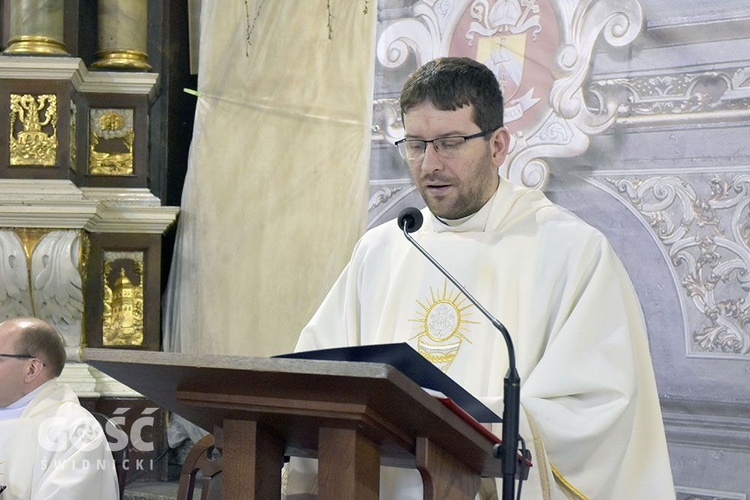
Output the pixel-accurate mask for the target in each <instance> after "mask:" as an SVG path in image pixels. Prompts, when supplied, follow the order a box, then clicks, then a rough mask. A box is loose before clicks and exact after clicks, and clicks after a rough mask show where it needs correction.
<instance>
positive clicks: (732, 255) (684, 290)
mask: <svg viewBox="0 0 750 500" xmlns="http://www.w3.org/2000/svg"><path fill="white" fill-rule="evenodd" d="M744 170H745V171H747V168H745V169H744ZM590 182H593V183H595V184H597V185H599V187H602V188H603V189H605V190H607V191H608V192H610V193H611V194H614V195H616V196H618V197H620V198H621V199H623V200H624V201H625V203H626V205H629V206H630V207H631V208H632V210H633V211H634V212H635V213H637V214H638V215H639V216H640V218H641V219H642V220H643V221H645V222H646V223H647V224H648V227H649V228H650V230H651V234H652V235H653V237H654V238H655V240H656V241H657V242H658V243H659V245H660V247H661V248H662V250H663V252H664V254H665V256H666V257H667V258H668V260H669V264H670V267H671V269H672V272H673V274H674V278H675V281H676V283H677V284H678V286H679V287H680V289H681V294H680V299H681V302H682V306H683V313H684V314H683V317H685V318H686V321H685V324H686V329H687V331H686V335H687V338H686V346H687V354H688V356H695V357H741V358H742V359H746V358H747V355H748V354H750V174H745V173H726V172H723V173H713V174H686V173H681V174H680V176H679V177H677V176H676V175H656V174H648V175H633V174H630V175H611V174H610V175H608V176H607V177H605V178H604V180H602V179H601V178H594V179H591V180H590Z"/></svg>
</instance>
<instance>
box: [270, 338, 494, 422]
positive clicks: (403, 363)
mask: <svg viewBox="0 0 750 500" xmlns="http://www.w3.org/2000/svg"><path fill="white" fill-rule="evenodd" d="M274 357H276V358H296V359H316V360H323V361H355V362H360V363H384V364H387V365H391V366H392V367H394V368H395V369H397V370H398V371H400V372H401V373H403V374H404V375H406V376H407V377H409V378H410V379H411V380H412V381H413V382H414V383H416V384H418V385H419V386H420V387H424V388H426V389H431V390H433V391H437V392H441V393H443V394H444V395H445V396H446V397H448V398H450V399H451V400H453V402H455V403H456V404H457V405H458V406H460V407H461V408H462V409H463V410H464V411H465V412H466V413H468V414H469V415H471V416H472V417H474V418H475V419H476V420H477V421H478V422H485V423H491V422H501V421H502V419H501V418H500V417H498V416H497V415H496V414H495V413H494V412H493V411H492V410H490V409H489V408H487V407H486V406H485V405H484V403H482V402H481V401H479V400H478V399H477V398H475V397H474V396H472V395H471V394H470V393H469V392H468V391H466V390H465V389H464V388H463V387H461V386H460V385H458V384H457V383H456V382H454V381H453V379H451V378H450V377H449V376H448V375H446V374H445V373H443V372H442V371H440V369H439V368H437V367H436V366H435V365H433V364H432V363H430V362H429V361H427V359H425V358H424V357H423V356H422V355H421V354H419V353H418V352H417V351H415V350H414V349H412V347H411V346H410V345H409V344H407V343H400V344H373V345H363V346H355V347H339V348H336V349H320V350H316V351H304V352H296V353H292V354H283V355H280V356H274Z"/></svg>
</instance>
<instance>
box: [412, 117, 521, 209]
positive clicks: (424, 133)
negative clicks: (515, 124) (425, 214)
mask: <svg viewBox="0 0 750 500" xmlns="http://www.w3.org/2000/svg"><path fill="white" fill-rule="evenodd" d="M473 109H474V108H473V107H472V106H471V105H468V106H464V107H463V108H458V109H457V110H455V111H442V110H439V109H437V108H435V106H433V105H432V103H430V102H424V103H421V104H419V105H417V106H414V107H412V108H410V109H409V110H408V111H407V112H406V113H404V128H405V129H406V137H407V138H408V139H417V140H432V139H437V138H441V137H450V136H468V135H473V134H476V133H478V132H482V130H480V129H479V126H478V125H477V124H476V123H474V120H473V116H472V115H473ZM488 137H489V141H488V140H487V138H483V137H479V138H476V139H470V140H468V141H466V142H465V143H464V144H463V145H462V146H461V148H460V150H459V151H458V152H457V154H458V156H456V157H453V158H445V157H442V156H441V154H440V153H439V152H436V151H435V149H434V147H433V145H432V144H428V145H427V149H426V150H425V154H424V158H423V159H422V160H421V161H418V162H414V161H410V162H409V169H410V170H411V174H412V176H413V177H414V182H415V183H416V184H417V189H419V192H420V194H421V195H422V198H423V199H424V201H425V203H426V204H427V206H428V207H429V209H430V211H431V212H432V213H433V214H435V215H437V216H438V217H442V218H444V219H460V218H461V217H466V216H468V215H471V214H473V213H475V212H477V211H478V210H479V209H480V208H482V206H483V205H484V204H485V203H486V202H487V200H489V199H490V197H491V196H492V194H493V193H494V192H495V190H496V189H497V183H498V171H497V169H498V167H499V166H500V165H501V164H502V162H503V160H504V158H505V155H506V153H507V149H508V140H509V137H508V132H507V131H506V130H505V129H504V128H500V129H498V130H496V131H495V132H493V133H492V134H490V135H489V136H488Z"/></svg>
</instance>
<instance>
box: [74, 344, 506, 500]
mask: <svg viewBox="0 0 750 500" xmlns="http://www.w3.org/2000/svg"><path fill="white" fill-rule="evenodd" d="M83 360H84V361H86V362H87V363H89V364H90V365H92V366H94V367H95V368H97V369H99V370H101V371H103V372H104V373H106V374H108V375H110V376H112V377H113V378H115V379H117V380H119V381H120V382H122V383H124V384H126V385H128V386H130V387H131V388H132V389H134V390H136V391H138V392H140V393H141V394H143V395H144V396H145V397H147V398H149V399H151V400H153V401H155V402H156V403H158V404H159V405H161V406H162V407H164V408H166V409H168V410H170V411H173V412H175V413H177V414H179V415H181V416H182V417H184V418H186V419H187V420H189V421H191V422H193V423H195V424H196V425H198V426H200V427H202V428H204V429H206V430H213V431H214V434H216V435H217V440H218V441H220V442H222V443H223V448H222V461H223V464H224V472H223V488H224V490H223V492H222V498H228V499H238V498H243V499H245V498H247V499H263V500H265V499H273V498H280V492H281V468H282V466H283V463H284V456H300V457H317V458H318V460H319V467H318V496H319V498H320V499H331V500H338V499H342V498H357V499H377V498H378V490H379V480H380V465H381V464H382V465H392V466H398V467H408V468H417V469H418V470H419V472H420V473H421V475H422V479H423V482H424V491H425V498H426V499H435V498H438V499H442V498H451V499H464V498H465V499H473V498H474V497H475V494H476V492H477V491H478V489H479V481H480V479H479V478H480V476H485V477H498V476H500V475H502V467H501V465H502V464H501V462H500V460H498V459H496V458H494V457H493V455H492V448H493V443H492V442H490V441H489V440H488V439H487V438H486V437H484V436H482V435H481V434H480V433H479V432H478V431H477V430H476V429H474V428H472V427H471V425H469V424H468V423H467V422H466V421H464V420H462V419H461V418H460V417H458V416H457V415H456V414H454V413H453V412H451V411H450V410H449V409H447V408H446V407H444V406H443V405H442V404H441V403H440V402H438V401H436V400H435V399H434V398H433V397H432V396H430V395H428V394H427V393H426V392H425V391H424V390H422V389H421V388H420V387H419V386H418V385H417V384H415V383H414V382H412V381H411V380H410V379H409V378H407V377H406V376H405V375H403V374H402V373H401V372H399V371H398V370H396V369H395V368H393V367H391V366H390V365H386V364H380V363H354V362H340V361H312V360H300V359H279V358H270V359H268V358H247V357H235V356H194V355H187V354H175V353H162V352H144V351H126V350H111V349H85V350H84V352H83Z"/></svg>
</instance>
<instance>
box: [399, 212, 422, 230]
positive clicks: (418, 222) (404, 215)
mask: <svg viewBox="0 0 750 500" xmlns="http://www.w3.org/2000/svg"><path fill="white" fill-rule="evenodd" d="M423 221H424V217H422V212H420V211H419V210H417V209H416V208H414V207H406V208H405V209H403V210H401V212H400V213H399V214H398V219H397V222H398V227H400V228H401V229H402V230H404V229H405V230H406V232H407V233H413V232H414V231H416V230H417V229H419V228H420V227H422V222H423Z"/></svg>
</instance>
